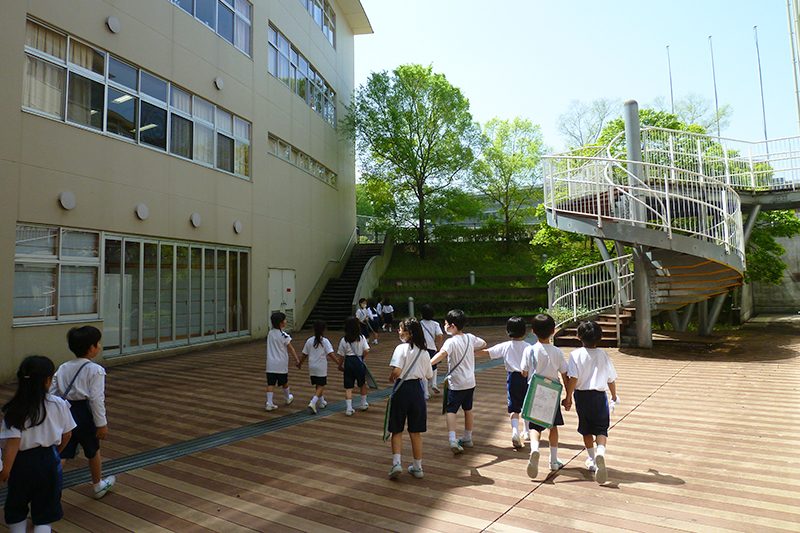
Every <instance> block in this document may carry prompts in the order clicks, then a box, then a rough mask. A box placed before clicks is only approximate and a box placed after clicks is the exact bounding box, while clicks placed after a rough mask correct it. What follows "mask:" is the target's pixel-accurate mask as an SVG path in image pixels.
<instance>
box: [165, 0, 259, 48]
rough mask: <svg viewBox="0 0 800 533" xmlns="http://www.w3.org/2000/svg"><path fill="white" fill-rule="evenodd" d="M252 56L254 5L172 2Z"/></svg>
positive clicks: (224, 0)
mask: <svg viewBox="0 0 800 533" xmlns="http://www.w3.org/2000/svg"><path fill="white" fill-rule="evenodd" d="M170 1H171V2H172V3H173V4H175V5H176V6H178V7H179V8H181V9H183V10H184V11H186V12H187V13H189V14H190V15H192V16H193V17H195V18H196V19H197V20H199V21H200V22H202V23H203V24H205V25H206V26H208V27H209V28H211V29H212V30H214V31H215V32H216V33H217V34H218V35H219V36H220V37H222V38H223V39H225V40H226V41H228V42H229V43H231V44H232V45H233V46H235V47H236V48H238V49H239V50H241V51H242V52H244V53H245V54H247V55H248V56H249V55H250V47H251V44H250V41H251V39H250V34H251V27H252V13H253V5H252V4H251V3H250V2H248V1H247V0H170Z"/></svg>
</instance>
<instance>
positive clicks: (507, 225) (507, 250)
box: [505, 211, 511, 254]
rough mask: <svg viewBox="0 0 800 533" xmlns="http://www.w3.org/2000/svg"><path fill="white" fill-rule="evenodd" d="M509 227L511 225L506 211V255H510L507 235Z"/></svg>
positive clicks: (509, 241) (509, 238) (509, 242)
mask: <svg viewBox="0 0 800 533" xmlns="http://www.w3.org/2000/svg"><path fill="white" fill-rule="evenodd" d="M510 227H511V223H510V222H509V220H508V211H506V231H505V239H506V253H507V254H508V253H511V237H510V235H509V228H510Z"/></svg>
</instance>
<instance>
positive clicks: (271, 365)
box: [267, 328, 292, 374]
mask: <svg viewBox="0 0 800 533" xmlns="http://www.w3.org/2000/svg"><path fill="white" fill-rule="evenodd" d="M290 342H292V337H291V336H290V335H289V334H288V333H286V332H284V331H281V330H279V329H275V328H273V329H271V330H269V335H267V372H269V373H270V374H288V373H289V350H288V349H287V348H286V347H287V346H288V345H289V343H290Z"/></svg>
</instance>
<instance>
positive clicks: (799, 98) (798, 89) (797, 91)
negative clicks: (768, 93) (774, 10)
mask: <svg viewBox="0 0 800 533" xmlns="http://www.w3.org/2000/svg"><path fill="white" fill-rule="evenodd" d="M786 14H787V16H788V18H789V42H790V43H791V45H792V71H793V74H794V99H795V103H796V105H797V124H798V127H800V84H799V83H800V82H798V79H797V70H798V65H797V48H796V47H795V42H794V41H795V35H796V33H795V29H794V22H795V20H794V17H792V8H791V5H790V0H786Z"/></svg>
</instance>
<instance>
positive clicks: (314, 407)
mask: <svg viewBox="0 0 800 533" xmlns="http://www.w3.org/2000/svg"><path fill="white" fill-rule="evenodd" d="M308 408H309V410H310V411H311V414H314V415H315V414H317V404H315V403H314V402H308Z"/></svg>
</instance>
